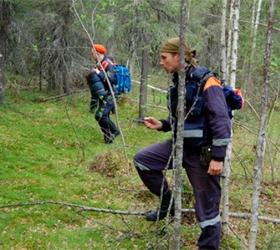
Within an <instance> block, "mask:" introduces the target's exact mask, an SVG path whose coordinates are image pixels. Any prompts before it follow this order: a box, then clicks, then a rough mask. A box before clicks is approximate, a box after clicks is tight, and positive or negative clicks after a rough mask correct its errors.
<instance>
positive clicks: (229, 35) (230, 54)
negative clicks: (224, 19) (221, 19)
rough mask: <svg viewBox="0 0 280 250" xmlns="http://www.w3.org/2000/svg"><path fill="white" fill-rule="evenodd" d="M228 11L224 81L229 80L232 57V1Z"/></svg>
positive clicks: (231, 0) (232, 0)
mask: <svg viewBox="0 0 280 250" xmlns="http://www.w3.org/2000/svg"><path fill="white" fill-rule="evenodd" d="M229 6H230V11H229V21H228V37H227V53H226V54H227V69H226V76H227V78H226V81H227V82H229V80H230V70H231V68H230V65H231V63H230V62H231V56H232V30H233V28H232V27H233V23H232V19H233V12H234V0H230V1H229Z"/></svg>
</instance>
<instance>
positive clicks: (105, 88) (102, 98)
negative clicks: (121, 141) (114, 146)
mask: <svg viewBox="0 0 280 250" xmlns="http://www.w3.org/2000/svg"><path fill="white" fill-rule="evenodd" d="M106 54H107V50H106V48H105V47H104V46H103V45H102V44H94V45H93V47H92V56H93V58H94V59H95V60H96V67H95V68H94V69H92V71H91V72H90V73H89V74H88V75H87V77H86V78H87V83H88V85H89V89H90V93H91V102H90V111H91V112H92V113H95V119H96V121H97V122H98V124H99V126H100V128H101V131H102V133H103V136H104V141H105V143H113V141H114V139H115V137H116V136H117V135H119V133H120V132H119V129H118V128H117V126H116V125H115V124H114V122H113V121H112V120H111V119H110V113H111V112H112V113H114V101H113V97H112V93H111V91H110V87H109V83H108V81H107V79H106V76H105V72H106V74H107V77H108V79H109V81H110V83H111V87H112V90H113V91H115V88H114V82H113V79H112V77H111V76H112V73H113V67H114V63H113V60H112V58H111V57H109V56H107V55H106ZM104 71H105V72H104Z"/></svg>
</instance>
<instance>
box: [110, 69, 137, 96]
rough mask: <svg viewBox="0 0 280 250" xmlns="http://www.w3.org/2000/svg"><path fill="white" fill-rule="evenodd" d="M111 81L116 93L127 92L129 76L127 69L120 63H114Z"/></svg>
mask: <svg viewBox="0 0 280 250" xmlns="http://www.w3.org/2000/svg"><path fill="white" fill-rule="evenodd" d="M112 77H113V81H114V83H115V88H116V94H117V95H120V94H122V93H128V92H129V91H130V90H131V88H132V84H131V76H130V72H129V69H128V68H127V67H126V66H124V65H121V64H117V65H114V70H113V75H112Z"/></svg>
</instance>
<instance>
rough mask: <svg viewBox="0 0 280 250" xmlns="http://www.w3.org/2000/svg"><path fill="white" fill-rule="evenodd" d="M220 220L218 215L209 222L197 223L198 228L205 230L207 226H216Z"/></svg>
mask: <svg viewBox="0 0 280 250" xmlns="http://www.w3.org/2000/svg"><path fill="white" fill-rule="evenodd" d="M220 220H221V217H220V215H219V214H218V215H217V216H216V217H215V218H213V219H210V220H205V221H202V222H199V226H200V227H201V228H205V227H208V226H213V225H215V224H217V223H218V222H220Z"/></svg>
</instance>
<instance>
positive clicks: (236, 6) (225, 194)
mask: <svg viewBox="0 0 280 250" xmlns="http://www.w3.org/2000/svg"><path fill="white" fill-rule="evenodd" d="M232 4H233V5H232V6H233V8H231V11H233V13H232V24H233V26H232V31H231V33H232V36H233V39H232V51H231V61H230V65H231V67H230V69H231V72H230V85H231V86H232V87H233V88H234V87H235V83H236V68H237V58H238V40H239V12H240V0H234V1H233V2H232ZM231 134H233V132H232V131H231ZM231 158H232V142H230V143H229V145H228V147H227V153H226V158H225V162H224V172H223V177H224V178H223V180H222V187H223V191H222V204H223V212H222V232H223V234H228V233H229V227H228V221H229V182H230V174H231Z"/></svg>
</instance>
